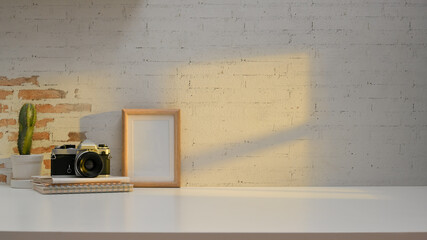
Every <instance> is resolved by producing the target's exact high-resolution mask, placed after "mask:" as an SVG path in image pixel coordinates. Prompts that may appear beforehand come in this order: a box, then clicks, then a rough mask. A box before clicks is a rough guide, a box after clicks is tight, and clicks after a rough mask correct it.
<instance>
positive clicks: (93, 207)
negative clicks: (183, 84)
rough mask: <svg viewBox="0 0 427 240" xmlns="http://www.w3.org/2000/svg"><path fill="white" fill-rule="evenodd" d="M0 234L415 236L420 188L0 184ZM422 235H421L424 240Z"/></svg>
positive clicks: (424, 209) (425, 230)
mask: <svg viewBox="0 0 427 240" xmlns="http://www.w3.org/2000/svg"><path fill="white" fill-rule="evenodd" d="M0 216H1V217H0V233H1V232H75V233H79V232H80V233H89V232H104V233H105V232H109V233H283V234H285V233H421V234H422V235H418V236H423V237H426V236H427V187H287V188H180V189H176V188H175V189H174V188H171V189H153V188H151V189H150V188H145V189H144V188H136V189H135V190H134V192H130V193H91V194H57V195H42V194H40V193H38V192H35V191H33V190H29V189H12V188H10V187H9V186H7V185H1V186H0ZM425 239H427V238H425Z"/></svg>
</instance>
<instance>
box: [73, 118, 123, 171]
mask: <svg viewBox="0 0 427 240" xmlns="http://www.w3.org/2000/svg"><path fill="white" fill-rule="evenodd" d="M121 114H122V112H121V111H112V112H104V113H99V114H92V115H88V116H85V117H82V118H81V119H80V130H81V132H85V133H86V137H87V139H90V140H91V141H93V142H95V143H96V144H101V143H103V144H107V145H108V146H109V147H110V150H111V157H112V160H111V166H110V168H111V173H112V175H121V167H122V165H121V164H122V162H121V159H122V147H121V145H122V121H121V119H122V118H121V116H122V115H121Z"/></svg>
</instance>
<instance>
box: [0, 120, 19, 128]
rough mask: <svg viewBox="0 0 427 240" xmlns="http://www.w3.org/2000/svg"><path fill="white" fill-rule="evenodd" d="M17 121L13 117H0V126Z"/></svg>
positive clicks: (13, 123)
mask: <svg viewBox="0 0 427 240" xmlns="http://www.w3.org/2000/svg"><path fill="white" fill-rule="evenodd" d="M16 123H17V121H16V119H13V118H6V119H0V127H7V126H11V125H16Z"/></svg>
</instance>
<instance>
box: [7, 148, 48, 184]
mask: <svg viewBox="0 0 427 240" xmlns="http://www.w3.org/2000/svg"><path fill="white" fill-rule="evenodd" d="M10 161H11V162H12V178H13V179H31V176H39V175H40V173H41V170H42V162H43V154H32V155H12V156H10Z"/></svg>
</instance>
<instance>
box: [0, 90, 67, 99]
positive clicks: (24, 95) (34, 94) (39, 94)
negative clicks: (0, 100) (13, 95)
mask: <svg viewBox="0 0 427 240" xmlns="http://www.w3.org/2000/svg"><path fill="white" fill-rule="evenodd" d="M65 95H66V92H65V91H62V90H57V89H48V90H38V89H37V90H20V91H19V93H18V97H19V98H21V99H24V100H40V99H52V98H65ZM0 96H1V92H0Z"/></svg>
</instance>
